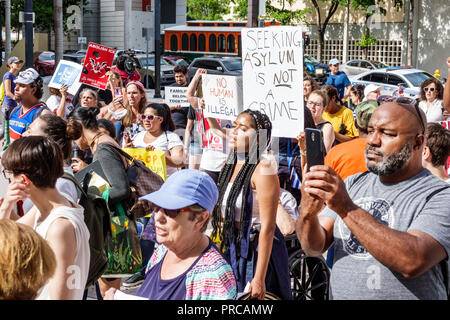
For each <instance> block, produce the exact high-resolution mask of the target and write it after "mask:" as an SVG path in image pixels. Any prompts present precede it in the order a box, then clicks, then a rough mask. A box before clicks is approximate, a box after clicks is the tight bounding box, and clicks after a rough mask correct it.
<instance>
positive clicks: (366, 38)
mask: <svg viewBox="0 0 450 320" xmlns="http://www.w3.org/2000/svg"><path fill="white" fill-rule="evenodd" d="M376 43H377V39H375V35H374V34H373V33H369V34H367V33H366V32H365V33H364V34H363V35H362V37H361V40H360V41H358V42H356V45H357V46H360V47H361V48H368V47H370V46H371V45H373V44H376Z"/></svg>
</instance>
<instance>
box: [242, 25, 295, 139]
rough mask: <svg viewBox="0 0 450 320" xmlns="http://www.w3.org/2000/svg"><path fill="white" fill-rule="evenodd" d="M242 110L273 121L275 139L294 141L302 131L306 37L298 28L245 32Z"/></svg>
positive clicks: (243, 39) (250, 29)
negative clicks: (284, 138)
mask: <svg viewBox="0 0 450 320" xmlns="http://www.w3.org/2000/svg"><path fill="white" fill-rule="evenodd" d="M241 36H242V69H243V109H244V110H245V109H252V110H258V111H261V112H262V113H265V114H267V115H268V116H269V118H270V120H271V121H272V125H273V130H272V135H273V136H277V137H289V138H295V137H297V135H298V134H299V133H300V131H303V126H304V123H303V36H302V30H301V28H299V27H288V26H283V27H279V26H277V27H265V28H244V29H242V32H241Z"/></svg>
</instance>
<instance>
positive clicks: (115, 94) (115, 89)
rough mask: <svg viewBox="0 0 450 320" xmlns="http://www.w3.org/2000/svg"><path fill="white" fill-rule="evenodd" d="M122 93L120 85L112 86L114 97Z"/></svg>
mask: <svg viewBox="0 0 450 320" xmlns="http://www.w3.org/2000/svg"><path fill="white" fill-rule="evenodd" d="M121 95H122V88H121V87H115V88H114V97H119V96H121Z"/></svg>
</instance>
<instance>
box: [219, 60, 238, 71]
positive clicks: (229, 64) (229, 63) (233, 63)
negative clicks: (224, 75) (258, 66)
mask: <svg viewBox="0 0 450 320" xmlns="http://www.w3.org/2000/svg"><path fill="white" fill-rule="evenodd" d="M222 63H223V65H224V66H225V68H227V70H228V71H237V70H242V61H241V60H223V61H222Z"/></svg>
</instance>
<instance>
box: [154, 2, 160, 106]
mask: <svg viewBox="0 0 450 320" xmlns="http://www.w3.org/2000/svg"><path fill="white" fill-rule="evenodd" d="M160 22H161V2H160V0H155V94H154V95H153V98H161V31H160V28H161V26H160Z"/></svg>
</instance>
